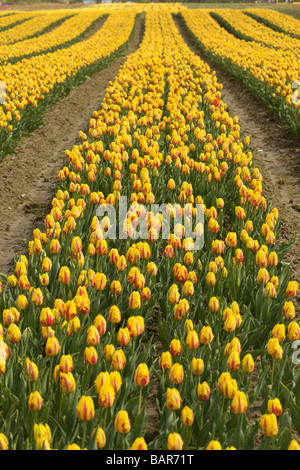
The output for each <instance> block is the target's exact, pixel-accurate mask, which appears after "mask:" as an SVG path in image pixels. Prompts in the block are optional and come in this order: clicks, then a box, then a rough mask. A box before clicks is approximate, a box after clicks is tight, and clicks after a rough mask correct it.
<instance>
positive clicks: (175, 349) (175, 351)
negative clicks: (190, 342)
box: [170, 339, 182, 356]
mask: <svg viewBox="0 0 300 470" xmlns="http://www.w3.org/2000/svg"><path fill="white" fill-rule="evenodd" d="M170 353H171V354H172V356H180V354H181V353H182V347H181V343H180V341H179V339H172V341H171V343H170Z"/></svg>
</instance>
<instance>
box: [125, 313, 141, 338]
mask: <svg viewBox="0 0 300 470" xmlns="http://www.w3.org/2000/svg"><path fill="white" fill-rule="evenodd" d="M127 328H128V330H129V333H130V336H131V337H133V338H136V337H137V336H139V335H140V334H141V333H142V329H143V326H142V324H141V321H140V320H139V318H138V316H134V315H133V316H131V317H129V318H128V320H127Z"/></svg>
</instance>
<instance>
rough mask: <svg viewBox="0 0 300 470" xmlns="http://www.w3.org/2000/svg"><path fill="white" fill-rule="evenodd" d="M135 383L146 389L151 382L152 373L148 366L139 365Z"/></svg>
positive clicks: (135, 374)
mask: <svg viewBox="0 0 300 470" xmlns="http://www.w3.org/2000/svg"><path fill="white" fill-rule="evenodd" d="M133 380H134V383H135V384H136V385H137V386H139V387H145V386H146V385H148V384H149V382H150V373H149V369H148V366H147V364H139V365H138V366H137V368H136V370H135V373H134V379H133Z"/></svg>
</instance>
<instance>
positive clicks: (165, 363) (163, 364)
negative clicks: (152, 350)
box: [159, 351, 172, 370]
mask: <svg viewBox="0 0 300 470" xmlns="http://www.w3.org/2000/svg"><path fill="white" fill-rule="evenodd" d="M171 366H172V356H171V354H170V352H169V351H166V352H163V353H162V354H161V356H160V359H159V367H160V368H161V369H163V370H169V369H171Z"/></svg>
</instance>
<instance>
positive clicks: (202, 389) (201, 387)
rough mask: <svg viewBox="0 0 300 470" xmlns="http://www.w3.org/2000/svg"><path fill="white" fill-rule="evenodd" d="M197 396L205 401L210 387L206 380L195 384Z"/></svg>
mask: <svg viewBox="0 0 300 470" xmlns="http://www.w3.org/2000/svg"><path fill="white" fill-rule="evenodd" d="M197 397H198V399H199V400H200V401H207V400H209V397H210V387H209V385H208V383H207V382H203V383H202V384H201V383H199V384H198V386H197Z"/></svg>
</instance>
